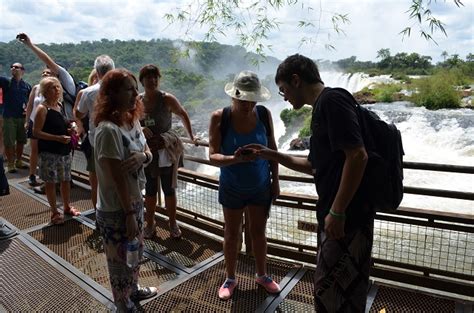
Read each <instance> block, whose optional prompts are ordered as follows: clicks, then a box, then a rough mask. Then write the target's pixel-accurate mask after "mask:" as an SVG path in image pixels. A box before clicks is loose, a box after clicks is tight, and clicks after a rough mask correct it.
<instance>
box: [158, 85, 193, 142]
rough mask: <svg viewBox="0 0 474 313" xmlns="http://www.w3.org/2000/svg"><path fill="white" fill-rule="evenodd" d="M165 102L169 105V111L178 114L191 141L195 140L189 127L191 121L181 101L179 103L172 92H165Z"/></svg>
mask: <svg viewBox="0 0 474 313" xmlns="http://www.w3.org/2000/svg"><path fill="white" fill-rule="evenodd" d="M165 103H166V105H167V106H168V107H169V109H170V111H171V112H173V113H174V114H176V115H177V116H179V118H180V119H181V121H182V122H183V126H184V128H186V131H187V132H188V135H189V138H190V139H191V140H192V141H195V140H196V139H195V138H194V134H193V129H192V127H191V121H190V120H189V115H188V112H186V110H185V109H184V108H183V106H182V105H181V103H179V100H178V99H177V98H176V97H175V96H173V95H172V94H169V93H167V94H166V96H165Z"/></svg>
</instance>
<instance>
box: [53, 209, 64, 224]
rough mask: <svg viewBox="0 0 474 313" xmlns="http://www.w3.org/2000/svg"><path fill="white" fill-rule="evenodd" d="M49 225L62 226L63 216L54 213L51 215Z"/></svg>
mask: <svg viewBox="0 0 474 313" xmlns="http://www.w3.org/2000/svg"><path fill="white" fill-rule="evenodd" d="M51 224H53V225H62V224H64V216H63V215H61V213H59V212H56V213H54V214H53V215H51Z"/></svg>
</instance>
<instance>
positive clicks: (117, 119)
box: [94, 69, 144, 126]
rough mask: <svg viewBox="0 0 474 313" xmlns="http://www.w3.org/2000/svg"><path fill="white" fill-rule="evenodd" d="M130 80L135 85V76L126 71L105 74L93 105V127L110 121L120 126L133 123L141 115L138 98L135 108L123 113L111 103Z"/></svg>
mask: <svg viewBox="0 0 474 313" xmlns="http://www.w3.org/2000/svg"><path fill="white" fill-rule="evenodd" d="M130 78H131V79H133V81H135V83H137V79H136V78H135V76H134V75H133V74H132V73H131V72H130V71H128V70H126V69H115V70H111V71H109V72H107V74H105V76H104V77H103V79H102V83H101V85H100V90H99V95H98V96H97V99H96V103H95V111H94V124H95V126H97V125H99V123H100V122H102V121H110V122H112V123H114V124H117V125H119V126H120V125H122V124H123V122H129V123H133V122H134V121H136V120H138V119H140V117H141V116H142V115H143V112H144V107H143V103H142V102H141V101H140V99H139V97H137V99H136V105H135V108H134V109H133V110H130V111H124V110H123V108H121V107H119V106H117V105H116V104H115V103H114V101H113V95H115V94H116V93H118V92H119V91H120V89H122V88H123V86H124V84H125V82H126V81H127V79H130Z"/></svg>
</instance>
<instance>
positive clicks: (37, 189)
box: [33, 184, 46, 195]
mask: <svg viewBox="0 0 474 313" xmlns="http://www.w3.org/2000/svg"><path fill="white" fill-rule="evenodd" d="M33 191H34V192H35V193H39V194H40V195H44V194H46V190H45V187H44V184H42V185H40V186H37V187H33Z"/></svg>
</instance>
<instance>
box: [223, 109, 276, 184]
mask: <svg viewBox="0 0 474 313" xmlns="http://www.w3.org/2000/svg"><path fill="white" fill-rule="evenodd" d="M256 114H258V113H256ZM250 143H259V144H262V145H264V146H267V145H268V140H267V136H266V132H265V126H264V125H263V123H262V122H261V121H260V119H259V118H258V117H257V125H256V126H255V128H254V129H253V130H252V131H251V132H250V133H248V134H238V133H236V132H235V130H234V128H233V127H232V123H231V122H230V121H229V129H228V131H227V132H226V134H225V136H224V138H222V142H221V153H222V154H224V155H233V154H234V152H235V150H237V148H239V147H241V146H244V145H247V144H250ZM219 185H220V186H222V187H225V188H229V189H232V190H235V191H237V192H240V193H246V192H248V193H255V192H260V191H262V190H265V189H268V188H270V167H269V163H268V161H267V160H264V159H256V160H255V161H252V162H245V163H238V164H232V165H229V166H223V167H221V174H220V178H219Z"/></svg>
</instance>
